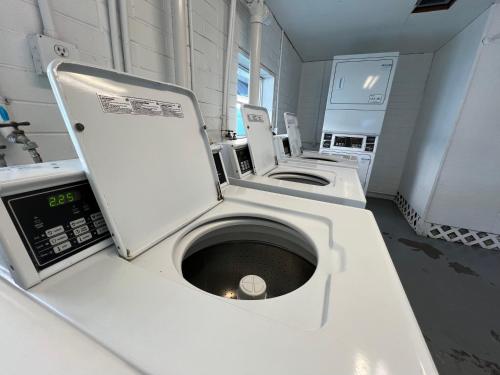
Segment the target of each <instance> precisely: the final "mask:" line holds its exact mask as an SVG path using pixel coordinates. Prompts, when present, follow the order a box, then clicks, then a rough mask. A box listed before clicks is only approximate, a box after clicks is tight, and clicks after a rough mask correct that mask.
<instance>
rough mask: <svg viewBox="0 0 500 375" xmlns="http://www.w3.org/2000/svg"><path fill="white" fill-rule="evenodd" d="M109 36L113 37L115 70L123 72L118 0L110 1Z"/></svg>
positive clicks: (112, 49) (112, 48)
mask: <svg viewBox="0 0 500 375" xmlns="http://www.w3.org/2000/svg"><path fill="white" fill-rule="evenodd" d="M108 18H109V34H110V37H111V52H112V55H113V68H115V69H116V70H119V71H123V54H122V47H121V43H120V28H119V26H118V7H117V4H116V0H108Z"/></svg>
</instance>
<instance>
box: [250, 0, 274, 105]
mask: <svg viewBox="0 0 500 375" xmlns="http://www.w3.org/2000/svg"><path fill="white" fill-rule="evenodd" d="M245 1H246V4H247V6H248V9H249V10H250V16H251V17H250V95H249V96H250V98H249V101H250V104H253V105H259V104H260V60H261V53H262V24H263V23H264V20H265V19H266V18H267V17H268V15H269V9H268V8H267V7H266V6H265V4H264V0H245Z"/></svg>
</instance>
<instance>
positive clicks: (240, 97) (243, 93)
mask: <svg viewBox="0 0 500 375" xmlns="http://www.w3.org/2000/svg"><path fill="white" fill-rule="evenodd" d="M249 67H250V60H249V58H248V56H247V55H246V54H245V53H244V52H240V53H239V54H238V71H237V75H238V76H237V82H236V135H238V136H239V137H244V136H246V131H245V125H244V123H243V116H242V114H241V107H242V106H243V105H244V104H248V102H249V95H250V90H249V88H250V71H249ZM259 102H260V105H261V106H263V107H265V108H266V109H267V111H268V112H269V118H271V119H272V118H273V103H274V75H273V73H271V72H270V71H269V70H267V69H266V68H263V67H262V68H261V69H260V99H259Z"/></svg>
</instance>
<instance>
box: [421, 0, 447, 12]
mask: <svg viewBox="0 0 500 375" xmlns="http://www.w3.org/2000/svg"><path fill="white" fill-rule="evenodd" d="M455 1H456V0H418V1H417V4H416V5H415V9H413V13H423V12H434V11H436V10H446V9H450V7H451V6H452V5H453V4H454V3H455Z"/></svg>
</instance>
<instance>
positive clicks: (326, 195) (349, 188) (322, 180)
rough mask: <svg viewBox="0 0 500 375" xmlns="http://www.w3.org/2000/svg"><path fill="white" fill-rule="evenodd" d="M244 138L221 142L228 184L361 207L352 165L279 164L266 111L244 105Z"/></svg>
mask: <svg viewBox="0 0 500 375" xmlns="http://www.w3.org/2000/svg"><path fill="white" fill-rule="evenodd" d="M242 114H243V118H244V121H245V126H246V128H247V139H239V140H236V141H226V142H223V143H222V148H223V158H224V163H225V165H226V169H227V172H228V175H229V181H230V183H231V184H234V185H238V186H244V187H249V188H253V189H260V190H265V191H270V192H274V193H280V194H288V195H293V196H297V197H302V198H308V199H314V200H320V201H324V202H331V203H338V204H344V205H349V206H353V207H358V208H364V207H365V205H366V198H365V196H364V193H363V189H362V187H361V184H360V182H359V178H358V176H357V172H356V170H355V169H353V168H334V167H327V168H325V167H322V166H319V165H317V164H307V163H294V164H284V165H280V164H279V161H278V158H277V156H276V153H275V150H274V144H273V134H272V129H271V126H270V123H269V117H268V115H267V111H266V109H265V108H262V107H255V106H249V105H245V106H243V108H242Z"/></svg>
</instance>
